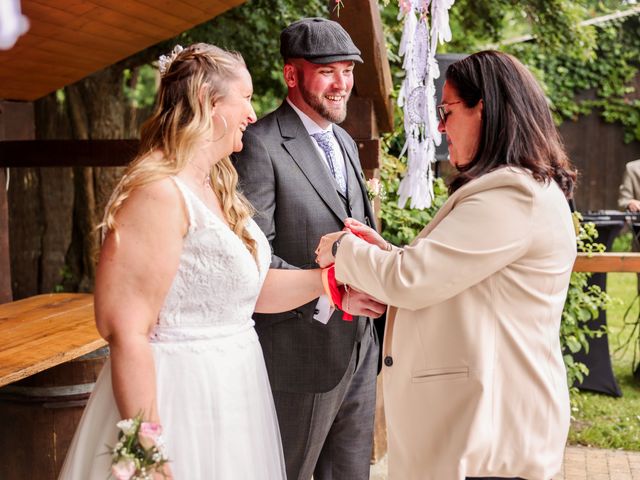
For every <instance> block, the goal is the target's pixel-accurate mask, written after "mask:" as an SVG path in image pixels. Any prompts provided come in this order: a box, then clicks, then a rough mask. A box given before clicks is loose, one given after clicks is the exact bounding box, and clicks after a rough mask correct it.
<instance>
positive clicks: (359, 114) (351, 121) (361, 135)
mask: <svg viewBox="0 0 640 480" xmlns="http://www.w3.org/2000/svg"><path fill="white" fill-rule="evenodd" d="M347 111H348V112H349V113H348V115H347V118H346V119H345V121H344V122H342V123H341V124H340V126H341V127H342V128H344V129H345V130H346V131H347V132H349V135H351V138H353V139H354V140H355V141H356V142H357V141H358V140H370V139H372V138H379V136H380V135H379V133H378V125H377V122H376V115H375V111H374V109H373V101H372V100H371V98H364V97H356V96H351V98H350V99H349V104H348V105H347Z"/></svg>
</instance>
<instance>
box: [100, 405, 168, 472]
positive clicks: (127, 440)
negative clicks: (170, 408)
mask: <svg viewBox="0 0 640 480" xmlns="http://www.w3.org/2000/svg"><path fill="white" fill-rule="evenodd" d="M117 427H118V428H119V429H120V432H119V433H118V443H116V445H115V446H114V447H113V448H112V449H111V458H112V462H111V474H112V475H113V476H114V477H115V478H116V480H151V478H152V477H151V476H152V474H153V473H154V472H160V471H161V469H162V466H163V465H164V464H165V463H167V462H168V461H169V460H168V459H167V457H166V456H165V454H164V445H163V442H162V426H160V425H159V424H157V423H151V422H143V421H142V414H138V415H136V417H135V418H128V419H126V420H120V421H119V422H118V423H117Z"/></svg>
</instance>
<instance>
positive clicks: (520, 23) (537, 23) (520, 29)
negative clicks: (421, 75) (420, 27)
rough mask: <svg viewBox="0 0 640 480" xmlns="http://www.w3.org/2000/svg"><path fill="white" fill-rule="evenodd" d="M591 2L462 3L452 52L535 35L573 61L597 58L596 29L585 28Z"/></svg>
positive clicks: (456, 10) (455, 12)
mask: <svg viewBox="0 0 640 480" xmlns="http://www.w3.org/2000/svg"><path fill="white" fill-rule="evenodd" d="M592 4H593V2H592V1H589V0H579V1H573V0H524V1H521V0H494V1H483V2H478V1H474V0H458V1H456V3H455V4H454V6H453V8H452V9H451V28H452V31H453V39H452V41H451V42H450V43H449V44H448V45H446V46H445V47H444V48H445V49H446V51H449V52H474V51H476V50H477V49H478V48H479V47H480V48H483V47H484V46H486V45H487V44H492V43H493V44H495V43H498V42H500V41H502V40H504V39H508V38H511V37H514V36H517V35H523V34H532V35H533V36H534V37H535V38H536V40H537V43H538V48H539V49H541V50H542V51H545V52H562V51H564V52H566V53H567V54H569V55H570V56H571V57H573V58H579V59H586V58H591V57H592V56H593V48H594V46H595V44H594V36H593V28H592V27H588V26H587V27H581V26H580V25H579V21H580V20H583V19H584V18H586V17H587V16H588V12H589V10H590V9H589V7H590V6H591V5H592Z"/></svg>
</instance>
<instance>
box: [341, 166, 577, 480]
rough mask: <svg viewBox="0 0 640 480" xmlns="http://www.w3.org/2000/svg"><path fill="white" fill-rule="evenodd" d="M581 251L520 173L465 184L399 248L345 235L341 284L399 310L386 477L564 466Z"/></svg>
mask: <svg viewBox="0 0 640 480" xmlns="http://www.w3.org/2000/svg"><path fill="white" fill-rule="evenodd" d="M575 257H576V239H575V231H574V227H573V223H572V221H571V214H570V211H569V207H568V204H567V201H566V199H565V197H564V195H563V194H562V192H561V191H560V189H559V188H558V186H557V185H556V184H555V182H552V183H550V184H541V183H539V182H536V181H535V180H534V179H533V177H532V176H531V175H530V174H529V173H528V172H527V171H525V170H520V169H514V168H502V169H500V170H497V171H494V172H492V173H489V174H486V175H484V176H482V177H480V178H478V179H476V180H474V181H472V182H470V183H468V184H466V185H465V186H463V187H462V188H460V189H459V190H458V191H457V192H455V193H454V194H453V195H451V197H450V198H449V200H448V201H447V202H446V203H445V204H444V205H443V206H442V208H441V209H440V211H439V212H438V214H437V215H436V216H435V218H434V219H433V220H432V221H431V223H429V225H428V226H427V227H426V228H425V229H424V230H423V231H422V232H421V233H420V235H419V236H418V237H417V238H416V240H415V241H414V242H413V243H412V244H411V245H410V246H408V247H405V248H404V249H394V250H393V251H391V252H387V251H383V250H381V249H378V248H376V247H374V246H371V245H369V244H367V243H366V242H364V241H362V240H360V239H359V238H356V237H355V236H353V235H348V236H346V237H344V239H343V240H342V243H341V245H340V248H339V250H338V253H337V258H336V277H337V278H338V279H339V280H340V281H342V282H345V283H347V284H350V285H353V286H354V287H356V288H358V289H362V290H364V291H366V292H368V293H370V294H372V295H374V296H375V297H377V298H379V299H380V300H382V301H383V302H385V303H388V304H389V305H390V306H392V307H390V308H389V313H388V320H387V327H386V331H385V341H384V355H385V358H384V366H383V386H384V399H385V410H386V418H387V433H388V442H389V477H390V478H391V479H392V480H411V479H420V480H460V479H463V478H464V477H465V476H472V477H484V476H497V477H523V478H526V479H530V480H549V479H550V478H551V477H552V476H553V475H555V474H556V473H557V472H558V471H559V470H560V465H561V462H562V455H563V450H564V446H565V442H566V438H567V432H568V429H569V395H568V388H567V382H566V372H565V368H564V363H563V361H562V353H561V350H560V342H559V326H560V317H561V313H562V309H563V305H564V301H565V297H566V293H567V288H568V283H569V277H570V274H571V270H572V266H573V263H574V260H575Z"/></svg>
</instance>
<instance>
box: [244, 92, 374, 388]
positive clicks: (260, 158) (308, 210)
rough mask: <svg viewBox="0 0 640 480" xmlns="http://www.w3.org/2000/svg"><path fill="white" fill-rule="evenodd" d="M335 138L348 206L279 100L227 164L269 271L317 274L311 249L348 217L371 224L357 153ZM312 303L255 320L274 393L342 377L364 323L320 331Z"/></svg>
mask: <svg viewBox="0 0 640 480" xmlns="http://www.w3.org/2000/svg"><path fill="white" fill-rule="evenodd" d="M334 133H335V135H336V138H337V139H338V142H339V143H340V146H341V148H342V151H343V154H344V157H345V161H346V162H347V169H348V170H349V173H350V176H349V182H348V201H347V199H345V198H344V197H342V196H341V195H340V194H339V193H338V191H337V189H336V184H335V180H334V179H333V177H332V176H331V173H330V172H329V170H328V168H327V166H326V164H325V162H324V160H323V159H322V158H321V157H320V155H319V153H318V151H317V150H316V148H315V146H314V144H313V141H312V140H311V138H310V136H309V134H308V132H307V130H306V129H305V128H304V125H303V124H302V121H301V120H300V118H299V117H298V115H297V114H296V113H295V111H294V110H293V109H292V108H291V107H290V106H289V104H288V103H287V102H286V101H285V102H284V103H283V104H282V105H281V106H280V107H279V108H278V109H277V110H275V111H274V112H272V113H271V114H269V115H267V116H265V117H264V118H262V119H261V120H259V121H258V122H257V123H255V124H253V125H251V126H250V127H249V128H248V129H247V131H246V132H245V134H244V137H243V143H244V148H243V150H242V152H240V153H239V154H236V155H235V156H234V158H233V160H234V164H235V167H236V169H237V170H238V174H239V177H240V189H241V190H242V192H243V193H244V194H245V195H246V197H247V198H248V199H249V201H250V202H251V203H252V204H253V206H254V207H255V209H256V211H257V212H256V215H255V217H254V219H255V221H256V222H257V223H258V225H259V226H260V228H262V230H263V231H264V233H265V234H266V236H267V238H268V239H269V242H270V244H271V248H272V251H273V259H272V264H271V266H272V268H317V267H318V266H317V265H316V263H315V253H314V250H315V248H316V246H317V245H318V242H319V241H320V237H322V235H324V234H326V233H329V232H335V231H338V230H341V229H342V228H343V227H344V224H343V221H344V219H345V218H346V217H348V216H353V217H354V218H358V217H360V218H358V220H360V221H363V222H366V223H368V224H370V225H374V224H375V223H374V222H375V217H374V213H373V210H372V208H371V205H370V204H369V201H368V199H367V194H366V187H365V183H364V175H363V173H362V169H361V167H360V161H359V159H358V150H357V147H356V145H355V142H354V141H353V139H351V137H350V136H349V134H347V132H346V131H345V130H343V129H342V128H340V127H339V126H337V125H334ZM316 303H317V301H316V300H314V301H312V302H310V303H308V304H306V305H303V306H301V307H299V308H297V309H295V310H292V311H290V312H286V313H281V314H273V315H263V314H255V315H254V319H255V321H256V331H257V332H258V335H259V338H260V342H261V344H262V349H263V352H264V356H265V361H266V364H267V370H268V372H269V378H270V381H271V385H272V387H273V389H274V390H278V391H292V392H312V393H319V392H326V391H329V390H331V389H333V388H334V387H335V386H336V385H337V384H338V382H339V381H340V379H341V378H342V377H343V375H344V373H345V371H346V368H347V366H348V364H349V360H350V358H351V352H352V351H353V346H354V343H355V342H356V341H357V340H358V339H359V336H361V335H362V332H363V330H364V326H365V322H367V321H369V320H368V319H366V318H364V317H360V318H355V319H354V321H352V322H347V321H344V320H342V312H339V311H336V312H334V314H333V315H332V317H331V319H330V320H329V322H328V323H327V324H326V325H323V324H321V323H320V322H318V321H316V320H314V319H313V315H314V310H315V306H316Z"/></svg>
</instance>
